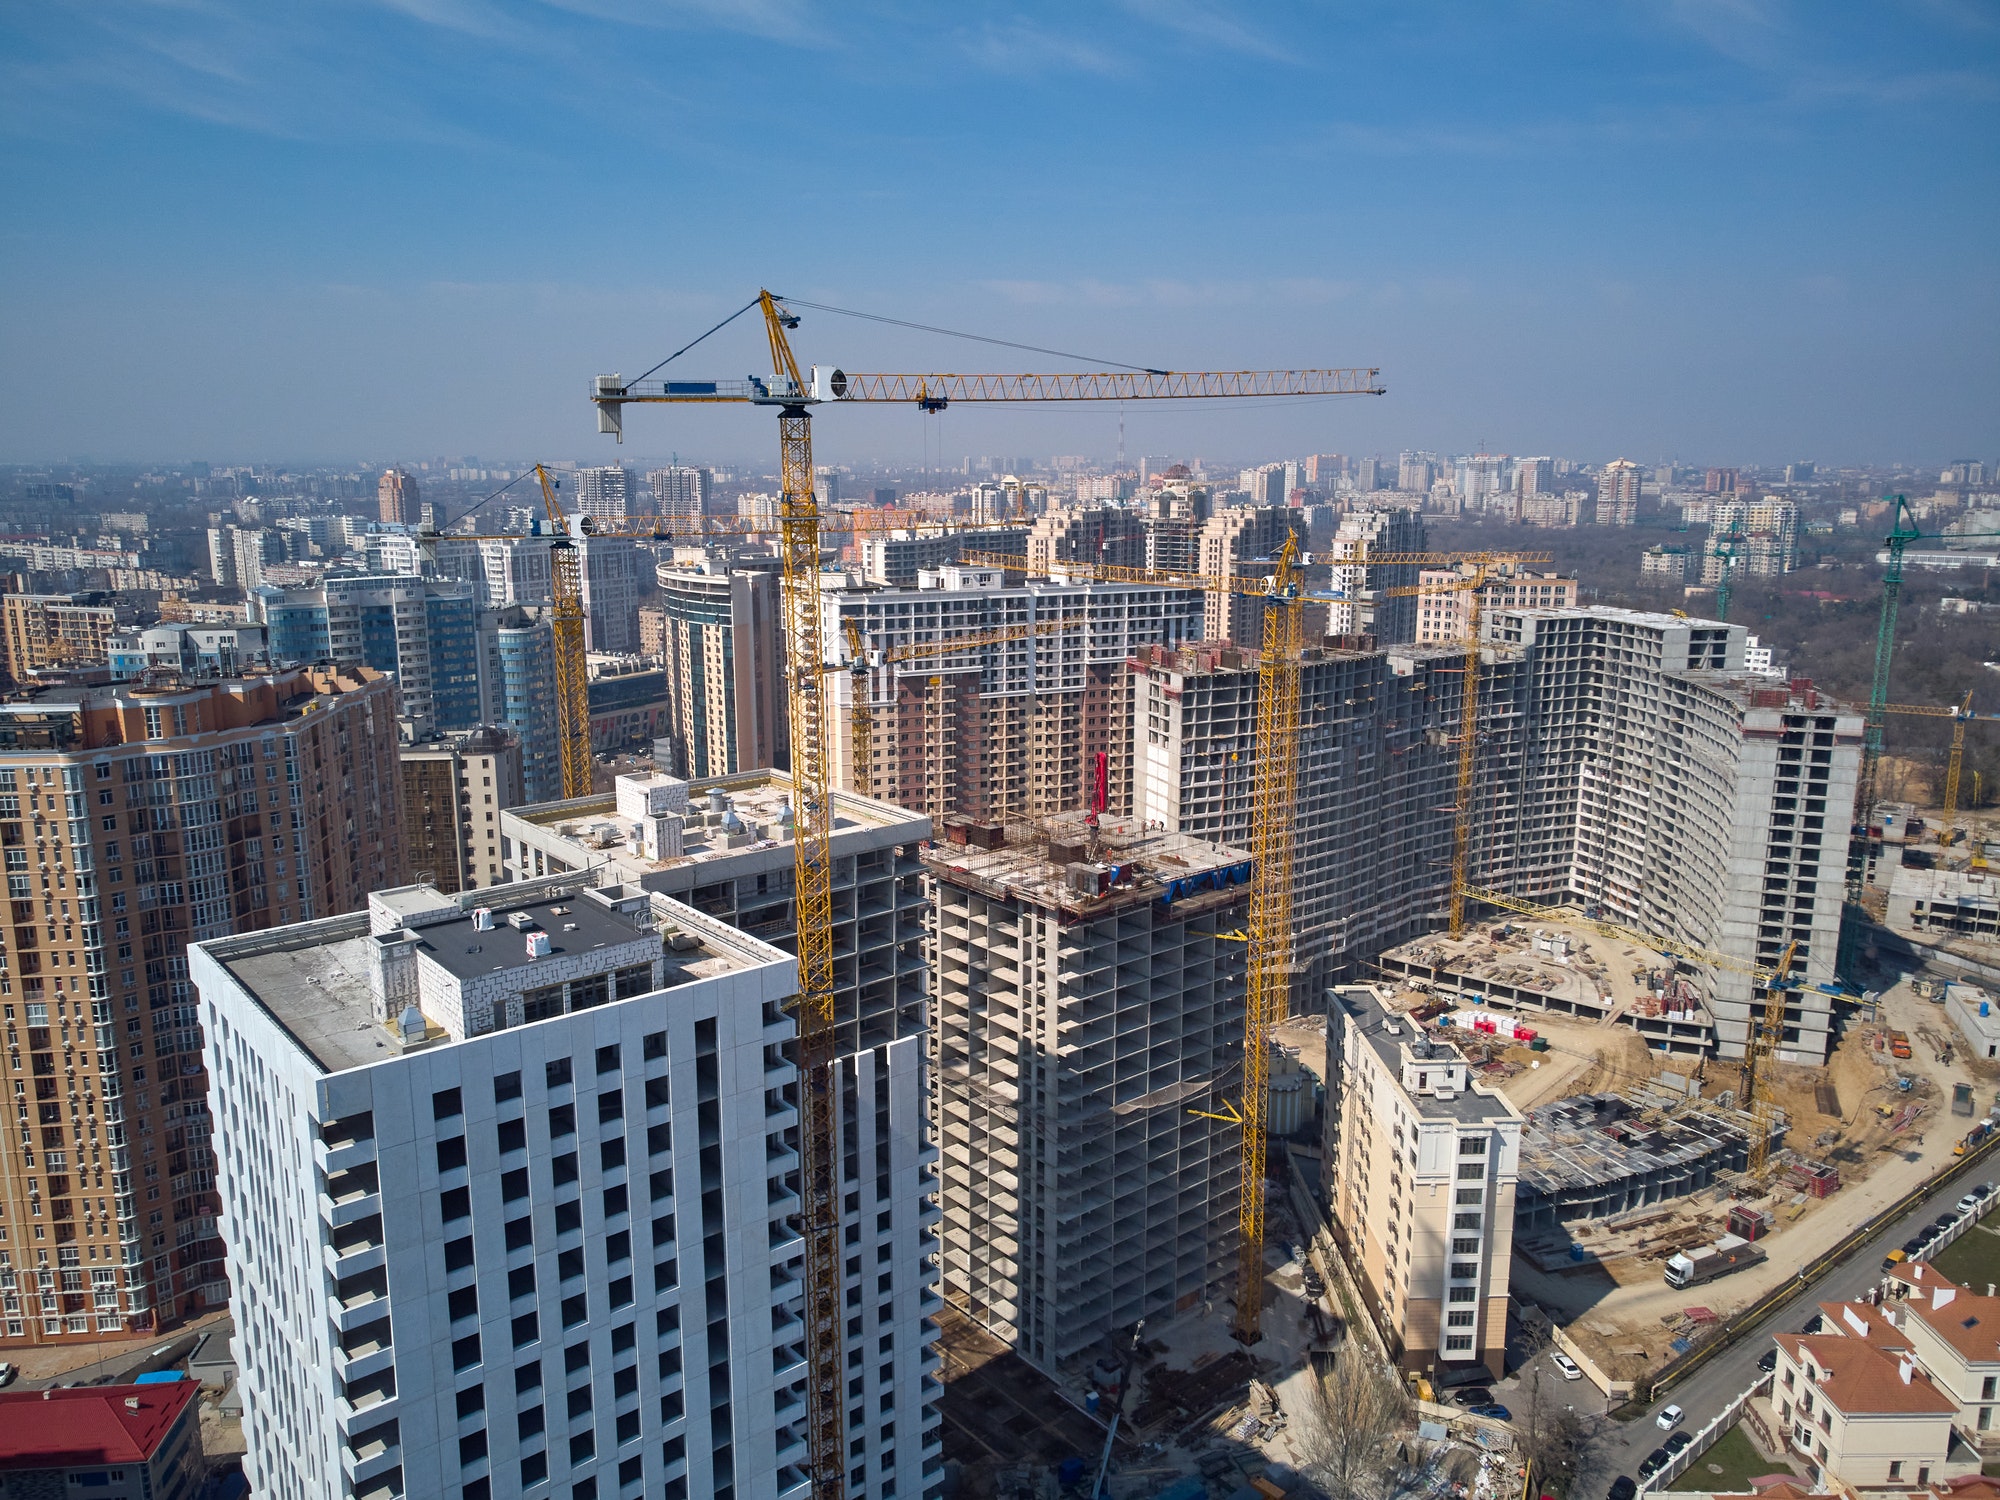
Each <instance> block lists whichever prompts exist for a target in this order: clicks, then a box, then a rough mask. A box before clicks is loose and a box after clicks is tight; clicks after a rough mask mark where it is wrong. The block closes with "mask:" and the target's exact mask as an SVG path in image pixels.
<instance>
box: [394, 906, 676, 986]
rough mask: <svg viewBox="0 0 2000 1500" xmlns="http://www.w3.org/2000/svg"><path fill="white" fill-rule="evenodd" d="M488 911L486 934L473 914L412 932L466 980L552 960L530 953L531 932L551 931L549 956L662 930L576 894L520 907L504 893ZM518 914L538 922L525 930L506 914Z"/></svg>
mask: <svg viewBox="0 0 2000 1500" xmlns="http://www.w3.org/2000/svg"><path fill="white" fill-rule="evenodd" d="M505 890H506V887H505V886H499V887H490V888H489V895H490V894H492V893H493V892H494V891H499V892H502V893H504V892H505ZM489 909H490V910H491V912H492V914H493V925H492V926H491V927H489V928H487V929H486V930H485V931H483V932H482V931H481V930H480V929H478V928H477V927H475V926H473V919H472V914H471V913H470V912H467V913H466V914H465V915H463V916H459V917H454V918H452V919H451V920H450V921H446V922H427V923H425V924H424V925H423V926H422V927H418V928H415V929H413V930H412V931H411V934H410V935H411V936H412V937H414V938H416V940H417V952H418V954H419V955H420V956H421V957H424V958H427V959H429V960H430V961H431V962H432V963H434V964H436V965H437V966H438V967H439V968H441V969H444V970H445V971H446V972H448V973H449V974H451V975H452V976H453V977H454V978H456V979H458V980H460V981H464V980H467V979H479V978H482V977H484V976H485V975H488V974H497V973H499V972H500V971H501V970H503V969H526V968H532V967H533V966H534V965H536V964H545V963H547V962H548V959H547V958H529V957H528V940H527V934H528V933H529V932H545V933H547V934H548V936H549V954H548V957H549V958H560V957H564V956H566V955H576V954H588V953H592V952H595V951H596V950H598V949H601V948H614V947H617V946H619V945H621V944H624V943H631V942H636V941H638V940H639V939H640V938H642V937H645V936H647V935H648V934H651V933H656V932H658V931H659V928H658V926H657V925H656V924H654V923H652V922H650V921H649V922H647V923H646V924H645V925H643V926H642V925H641V924H640V923H638V922H636V921H634V920H633V919H632V918H630V917H627V916H626V915H624V914H623V913H622V912H616V911H609V910H607V909H605V908H604V907H602V906H599V905H598V904H597V903H596V902H594V901H584V900H580V899H578V898H576V897H570V898H568V899H565V900H561V901H530V902H526V903H524V904H520V905H516V904H513V903H511V902H507V901H506V900H505V898H504V894H503V896H502V899H501V901H499V902H496V903H494V904H493V905H492V906H491V907H490V908H489ZM518 912H525V913H526V914H527V915H528V916H529V917H530V918H532V919H533V921H534V926H533V927H530V928H526V929H522V930H516V929H515V928H513V927H511V926H509V925H508V923H507V918H508V917H510V916H512V915H514V914H516V913H518Z"/></svg>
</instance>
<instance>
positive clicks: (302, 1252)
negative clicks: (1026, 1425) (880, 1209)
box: [193, 881, 939, 1500]
mask: <svg viewBox="0 0 2000 1500" xmlns="http://www.w3.org/2000/svg"><path fill="white" fill-rule="evenodd" d="M481 899H490V898H482V897H475V896H473V895H471V894H466V895H463V896H458V897H449V896H444V895H442V894H440V893H438V892H436V891H432V890H430V889H428V888H424V887H407V888H404V889H401V890H396V891H387V892H382V893H378V894H377V895H376V896H375V897H374V898H372V899H371V901H370V904H369V910H368V912H367V913H366V914H359V915H356V916H352V917H347V918H341V919H336V920H334V921H330V922H319V923H311V924H307V925H304V926H300V927H293V928H288V929H284V930H281V931H279V932H274V933H269V934H261V935H258V936H255V937H250V938H243V939H235V940H226V941H222V942H216V943H209V944H203V945H198V946H197V947H196V949H195V950H194V956H193V963H194V965H195V970H196V975H197V982H198V983H199V985H200V988H201V993H202V1002H203V1011H204V1020H205V1022H206V1024H207V1026H208V1028H209V1034H210V1042H209V1057H210V1062H211V1065H212V1066H213V1067H214V1068H215V1069H216V1070H217V1071H218V1072H219V1073H221V1074H222V1075H224V1076H226V1077H227V1078H229V1079H230V1081H231V1084H232V1086H231V1088H230V1089H229V1091H228V1093H227V1096H226V1098H227V1102H226V1105H225V1106H224V1108H223V1110H222V1111H221V1115H220V1118H219V1119H218V1123H217V1133H216V1138H217V1149H218V1154H219V1159H220V1162H221V1187H222V1193H223V1199H224V1204H225V1228H226V1231H227V1234H228V1239H229V1244H230V1254H231V1268H232V1272H233V1274H234V1275H235V1277H236V1279H237V1281H238V1283H239V1284H240V1285H241V1286H242V1287H243V1288H244V1292H245V1295H244V1297H243V1299H242V1311H241V1312H240V1313H239V1323H238V1328H239V1332H238V1335H237V1358H238V1360H239V1362H240V1364H241V1368H242V1388H243V1393H244V1408H245V1417H244V1429H245V1439H246V1443H247V1447H248V1453H247V1456H246V1464H245V1467H246V1473H247V1474H248V1475H249V1477H250V1479H251V1483H252V1485H253V1487H254V1488H255V1490H256V1492H257V1493H258V1494H260V1495H269V1496H272V1497H273V1500H305V1497H307V1496H313V1497H317V1496H321V1495H324V1494H327V1493H329V1491H331V1492H333V1493H338V1494H351V1495H354V1496H356V1497H358V1500H371V1497H383V1500H388V1497H394V1496H412V1497H414V1496H424V1497H449V1500H495V1497H501V1496H507V1497H512V1496H523V1497H533V1500H539V1497H544V1496H565V1497H575V1496H577V1495H578V1494H582V1495H586V1496H595V1497H599V1500H612V1497H627V1496H639V1495H646V1496H658V1497H667V1500H686V1497H689V1496H702V1497H710V1496H713V1497H718V1500H728V1497H735V1496H741V1497H745V1500H747V1497H750V1496H758V1497H763V1496H771V1497H778V1500H803V1497H804V1496H806V1495H808V1494H809V1493H810V1489H811V1485H810V1480H809V1478H808V1476H807V1473H806V1471H805V1467H804V1465H805V1456H806V1442H805V1433H804V1426H803V1423H804V1418H805V1405H806V1401H805V1381H806V1375H807V1369H806V1361H805V1348H804V1336H805V1324H804V1321H803V1316H802V1308H803V1296H804V1242H803V1241H802V1240H801V1239H800V1237H799V1234H798V1231H797V1228H796V1226H795V1223H794V1220H795V1217H796V1215H797V1213H798V1209H799V1199H798V1191H797V1170H798V1162H799V1157H798V1148H799V1141H798V1109H797V1074H796V1069H795V1067H794V1065H793V1063H792V1061H791V1059H790V1057H789V1056H788V1051H789V1047H790V1044H791V1043H792V1042H793V1040H794V1038H795V1036H796V1031H795V1027H794V1025H793V1022H792V1019H791V1017H790V1014H789V1012H788V1010H787V1001H788V1000H789V999H790V998H791V996H792V995H793V994H794V992H795V991H796V988H797V975H796V967H795V965H794V963H793V961H792V960H791V959H790V958H788V957H787V956H786V955H784V954H782V953H780V952H778V951H777V950H776V949H774V948H771V947H769V946H767V945H765V944H763V943H760V942H758V941H756V940H755V939H753V938H750V937H748V936H746V935H745V934H743V933H741V932H739V931H736V930H734V929H732V928H729V927H727V926H725V925H724V924H722V923H720V922H717V921H714V920H712V919H710V918H707V917H705V916H703V915H702V914H701V913H699V912H696V911H694V910H692V909H691V908H688V907H685V906H682V905H680V904H678V903H675V902H672V901H669V900H666V899H664V898H658V897H653V896H649V895H647V894H646V893H644V892H634V891H629V890H626V889H624V888H622V887H609V888H604V889H595V888H590V887H588V886H587V885H586V886H583V887H580V888H579V887H576V886H575V885H574V883H573V882H561V881H558V882H543V883H541V884H539V885H537V886H526V887H522V888H519V889H518V890H516V891H512V892H509V893H507V896H506V899H505V901H504V902H498V903H496V904H495V905H494V906H493V907H491V908H486V907H476V906H475V903H476V902H478V901H480V900H481ZM308 978H311V979H316V980H317V981H318V983H317V984H316V985H308V984H307V983H305V982H304V981H306V980H307V979H308ZM872 1207H873V1206H872V1205H871V1206H870V1208H871V1210H872ZM858 1217H860V1218H861V1221H862V1223H863V1225H865V1227H866V1228H867V1229H868V1231H869V1232H868V1233H867V1234H866V1236H865V1239H862V1243H859V1244H857V1245H855V1247H854V1248H855V1249H856V1250H858V1251H860V1252H861V1253H864V1254H871V1255H872V1249H873V1243H874V1240H875V1238H876V1236H875V1234H874V1233H873V1228H872V1226H873V1220H874V1214H873V1212H872V1211H871V1212H869V1213H867V1214H866V1215H864V1216H858ZM857 1238H858V1239H860V1238H862V1237H857ZM873 1272H874V1267H873V1265H872V1263H871V1266H870V1280H869V1285H870V1290H871V1297H872V1295H873V1286H874V1274H873ZM892 1274H893V1275H894V1276H895V1277H897V1278H898V1279H901V1280H905V1281H907V1280H909V1279H910V1272H909V1269H908V1267H907V1266H906V1265H900V1264H899V1265H896V1266H895V1267H893V1272H892ZM869 1347H870V1354H871V1356H872V1359H871V1365H872V1364H873V1363H875V1362H879V1363H881V1364H883V1365H884V1366H885V1367H888V1368H889V1369H890V1370H891V1372H892V1375H893V1376H894V1377H895V1378H894V1379H892V1380H891V1381H890V1382H889V1383H888V1384H887V1385H886V1386H885V1387H884V1389H883V1392H882V1396H883V1399H881V1400H879V1401H876V1400H870V1401H869V1402H868V1403H867V1408H866V1410H865V1412H864V1413H863V1424H862V1426H861V1427H859V1428H858V1429H853V1430H851V1432H850V1436H851V1437H853V1438H854V1439H856V1440H857V1443H856V1454H857V1457H856V1459H855V1471H854V1472H853V1473H851V1474H850V1476H849V1478H850V1481H851V1483H850V1493H853V1494H855V1495H857V1496H867V1495H885V1494H889V1493H899V1494H910V1495H920V1494H923V1493H924V1491H925V1488H926V1486H925V1483H924V1475H925V1474H926V1471H927V1467H928V1468H929V1469H931V1470H935V1469H937V1468H938V1467H939V1465H938V1460H937V1458H936V1451H937V1443H936V1421H935V1416H934V1414H933V1413H928V1412H927V1410H926V1406H927V1403H926V1402H925V1400H924V1399H923V1395H922V1385H923V1381H924V1380H925V1378H926V1377H927V1374H928V1370H929V1369H930V1368H931V1367H932V1366H933V1364H934V1361H935V1356H932V1355H928V1354H927V1353H926V1352H925V1351H924V1350H923V1349H922V1347H921V1345H920V1344H918V1345H915V1346H911V1347H904V1346H902V1345H899V1344H897V1342H896V1341H895V1340H893V1339H891V1340H888V1341H887V1342H885V1344H884V1346H883V1347H882V1348H880V1350H879V1351H878V1350H877V1349H876V1346H875V1345H874V1343H873V1342H872V1341H871V1343H870V1346H869ZM899 1427H900V1429H901V1431H900V1434H898V1433H897V1429H898V1428H899ZM884 1430H886V1431H887V1432H888V1433H889V1434H890V1435H889V1436H887V1437H886V1438H885V1437H882V1436H880V1433H881V1432H882V1431H884ZM898 1454H900V1455H904V1456H905V1460H906V1461H899V1460H898V1459H897V1457H896V1455H898ZM926 1455H928V1456H926ZM885 1467H886V1468H887V1470H888V1475H889V1477H888V1478H887V1479H886V1480H885V1479H884V1478H882V1477H880V1476H881V1474H882V1471H883V1469H884V1468H885ZM897 1480H902V1481H903V1484H902V1485H901V1486H900V1487H899V1486H898V1485H897V1483H896V1481H897ZM330 1481H331V1483H330Z"/></svg>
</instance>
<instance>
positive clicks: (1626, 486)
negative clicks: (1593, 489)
mask: <svg viewBox="0 0 2000 1500" xmlns="http://www.w3.org/2000/svg"><path fill="white" fill-rule="evenodd" d="M1643 484H1644V471H1643V470H1642V469H1640V467H1639V466H1638V465H1637V464H1635V463H1633V462H1632V460H1630V459H1629V458H1618V459H1613V460H1612V461H1611V462H1610V463H1608V464H1606V465H1605V466H1604V467H1603V468H1602V469H1601V470H1600V471H1599V472H1598V475H1597V524H1598V525H1600V526H1631V525H1634V524H1636V523H1637V521H1638V519H1639V492H1640V489H1641V487H1642V485H1643Z"/></svg>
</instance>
